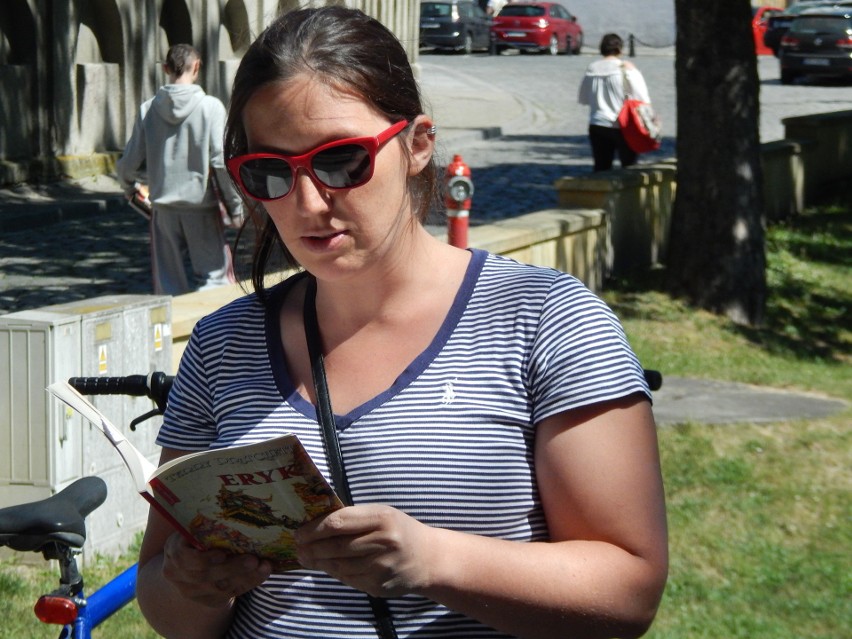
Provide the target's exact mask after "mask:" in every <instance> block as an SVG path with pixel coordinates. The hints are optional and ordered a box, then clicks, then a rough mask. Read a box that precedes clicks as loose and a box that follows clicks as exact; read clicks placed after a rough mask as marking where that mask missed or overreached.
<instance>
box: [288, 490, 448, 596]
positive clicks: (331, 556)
mask: <svg viewBox="0 0 852 639" xmlns="http://www.w3.org/2000/svg"><path fill="white" fill-rule="evenodd" d="M434 531H435V529H433V528H430V527H429V526H427V525H425V524H422V523H420V522H419V521H417V520H416V519H414V518H413V517H410V516H408V515H406V514H405V513H403V512H401V511H399V510H397V509H395V508H391V507H390V506H381V505H366V506H350V507H348V508H343V509H342V510H338V511H335V512H333V513H330V514H328V515H325V516H323V517H317V518H316V519H314V520H312V521H310V522H308V523H306V524H304V525H303V526H302V527H301V528H299V529H298V530H297V531H296V541H297V544H298V545H297V553H298V557H299V562H300V563H301V564H302V565H303V566H304V567H305V568H308V569H310V570H321V571H323V572H325V573H328V574H329V575H331V576H332V577H334V578H336V579H339V580H340V581H342V582H343V583H345V584H347V585H349V586H351V587H353V588H357V589H358V590H361V591H363V592H366V593H369V594H371V595H373V596H375V597H395V596H400V595H403V594H406V593H410V592H416V591H418V590H421V589H423V588H424V587H426V586H427V585H428V583H429V580H430V575H429V567H430V565H432V564H433V563H434V562H432V561H430V558H431V557H433V555H432V552H433V549H432V547H431V546H432V540H433V538H434V535H433V534H432V533H433V532H434Z"/></svg>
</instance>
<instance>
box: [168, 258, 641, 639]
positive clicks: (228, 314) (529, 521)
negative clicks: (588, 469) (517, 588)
mask: <svg viewBox="0 0 852 639" xmlns="http://www.w3.org/2000/svg"><path fill="white" fill-rule="evenodd" d="M472 253H473V255H472V259H471V264H470V266H469V268H468V273H467V276H466V278H465V282H464V284H463V286H462V287H461V289H460V290H459V292H458V295H457V297H456V300H455V303H454V305H453V307H452V309H451V310H450V312H449V314H448V316H447V318H446V320H445V322H444V325H443V326H442V328H441V329H440V331H439V333H438V334H437V335H436V336H435V339H434V340H433V342H432V344H431V345H430V346H429V347H428V348H427V349H426V350H425V351H424V352H423V353H422V354H421V355H420V356H419V357H418V358H417V359H416V360H415V361H414V362H412V363H411V365H410V366H409V367H408V368H407V369H406V370H405V371H404V372H403V373H402V374H401V375H400V376H399V378H398V379H397V380H396V382H395V383H394V385H393V386H392V387H391V388H389V389H388V390H387V391H385V392H384V393H382V394H380V395H379V396H378V397H376V398H374V399H372V400H371V401H369V402H367V403H366V404H364V405H362V406H360V407H358V408H356V409H355V410H353V411H352V412H351V413H349V414H348V415H337V416H336V420H337V426H338V429H339V430H340V445H341V449H342V451H343V456H344V460H345V464H346V470H347V474H348V476H349V481H350V485H351V489H352V495H353V498H354V501H355V503H356V504H357V503H383V504H390V505H392V506H394V507H396V508H399V509H401V510H403V511H404V512H406V513H408V514H409V515H411V516H413V517H415V518H417V519H418V520H420V521H423V522H425V523H428V524H430V525H432V526H438V527H445V528H451V529H454V530H460V531H465V532H469V533H473V534H478V535H487V536H492V537H499V538H503V539H509V540H516V541H519V542H524V541H532V540H546V539H547V527H546V523H545V519H544V515H543V512H542V509H541V504H540V502H539V498H538V491H537V488H536V478H535V469H534V464H533V440H534V436H535V424H536V423H538V422H540V421H541V420H543V419H545V418H547V417H550V416H553V415H555V414H558V413H560V412H563V411H566V410H570V409H572V408H577V407H581V406H586V405H590V404H594V403H598V402H604V401H608V400H612V399H616V398H621V397H625V396H627V395H630V394H633V393H644V394H646V395H648V396H649V397H650V393H649V391H648V388H647V385H646V383H645V380H644V377H643V374H642V368H641V366H640V365H639V363H638V361H637V360H636V358H635V356H634V355H633V353H632V351H631V350H630V347H629V345H628V344H627V340H626V338H625V336H624V333H623V331H622V329H621V326H620V324H619V322H618V320H617V319H616V318H615V316H614V315H613V314H612V312H611V311H610V310H609V309H608V308H607V307H606V305H605V304H604V303H603V302H602V301H601V300H600V299H598V298H597V297H596V296H595V295H593V294H592V293H591V292H590V291H589V290H588V289H586V288H585V287H584V286H583V285H582V284H581V283H580V282H579V281H578V280H576V279H575V278H573V277H572V276H570V275H566V274H565V273H561V272H559V271H555V270H552V269H545V268H540V267H533V266H527V265H522V264H518V263H517V262H514V261H512V260H509V259H506V258H503V257H500V256H495V255H491V254H487V253H485V252H483V251H478V250H474V251H472ZM296 277H299V276H296ZM289 285H290V283H289V282H284V283H282V284H281V285H279V287H278V288H277V290H275V291H274V298H273V299H277V300H279V302H278V304H280V300H281V299H282V296H283V293H284V292H285V291H286V287H288V286H289ZM270 306H271V308H270V310H269V311H268V312H266V311H264V309H263V308H262V307H261V305H260V304H259V303H258V302H257V301H256V299H255V298H254V296H248V297H246V298H243V299H241V300H238V301H236V302H234V303H232V304H230V305H229V306H226V307H225V308H223V309H220V310H219V311H217V312H215V313H213V314H212V315H210V316H208V317H206V318H204V319H203V320H201V321H200V322H199V323H198V325H197V326H196V328H195V330H194V332H193V335H192V338H191V340H190V342H189V345H188V347H187V350H186V353H185V355H184V357H183V361H182V362H181V367H180V372H179V374H178V376H177V379H176V381H175V385H174V389H173V391H172V394H171V396H170V399H169V409H168V411H167V413H166V417H165V422H164V425H163V428H162V430H161V433H160V436H159V439H158V442H159V443H160V444H161V445H163V446H167V447H171V448H178V449H203V448H207V447H210V446H212V447H222V446H229V445H233V444H237V443H247V442H250V441H258V440H263V439H266V438H269V437H272V436H274V435H278V434H281V433H283V432H288V431H292V432H294V433H297V434H298V435H299V437H300V438H301V439H302V440H303V442H304V444H305V446H306V448H307V449H308V451H309V452H310V454H311V455H312V456H313V457H314V459H315V461H316V462H317V465H318V466H319V467H320V470H322V471H323V472H324V473H326V475H327V476H328V473H327V466H326V462H325V457H324V451H323V445H322V436H321V433H320V429H319V425H318V424H317V420H316V413H315V409H314V407H313V405H311V404H310V403H309V402H307V401H306V400H305V399H303V398H302V397H301V396H300V395H298V394H297V393H296V392H295V391H294V388H293V384H292V382H291V381H290V379H289V376H288V374H287V370H286V367H285V366H284V361H283V354H282V345H281V340H280V333H279V326H278V322H277V318H278V305H276V304H273V305H270ZM285 330H286V327H285ZM365 357H369V354H365ZM377 365H379V362H378V361H377ZM333 402H334V397H332V404H333ZM390 605H391V610H392V613H393V616H394V622H395V624H396V626H397V630H398V633H399V636H400V637H407V636H417V637H418V638H421V637H422V638H424V639H425V638H433V637H434V638H438V637H454V638H458V637H466V638H486V637H487V638H489V639H493V638H497V637H504V636H505V635H502V634H500V633H498V632H496V631H494V630H492V629H490V628H487V627H485V626H483V625H482V624H479V623H478V622H475V621H473V620H471V619H468V618H465V617H462V616H461V615H459V614H457V613H454V612H452V611H449V610H447V609H446V608H444V607H442V606H440V605H438V604H435V603H434V602H431V601H428V600H425V599H423V598H420V597H413V596H409V597H402V598H398V599H393V600H391V602H390ZM371 621H372V616H371V611H370V607H369V605H368V603H367V599H366V597H365V596H364V595H363V594H361V593H359V592H357V591H354V590H352V589H350V588H348V587H346V586H344V585H343V584H341V583H339V582H337V581H336V580H333V579H330V578H329V577H327V576H326V575H324V574H318V573H312V572H309V571H295V572H290V573H286V574H283V575H274V576H273V577H272V578H271V579H270V580H269V581H268V582H267V583H266V584H264V586H263V587H262V588H259V589H257V590H256V591H255V592H253V593H251V594H250V595H248V596H245V597H242V598H241V600H240V602H239V608H238V613H237V616H236V619H235V622H234V624H233V626H232V628H231V632H230V634H229V637H233V638H247V639H248V638H251V639H259V638H283V637H287V638H304V639H308V638H310V639H317V638H346V639H352V638H357V637H371V638H373V637H375V636H376V634H375V630H374V629H373V627H372V623H371Z"/></svg>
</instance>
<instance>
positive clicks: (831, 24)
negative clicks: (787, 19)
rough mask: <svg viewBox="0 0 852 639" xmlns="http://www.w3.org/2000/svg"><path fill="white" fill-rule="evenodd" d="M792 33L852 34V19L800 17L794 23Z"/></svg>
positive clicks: (791, 28)
mask: <svg viewBox="0 0 852 639" xmlns="http://www.w3.org/2000/svg"><path fill="white" fill-rule="evenodd" d="M790 33H831V34H837V35H849V34H852V19H849V18H844V17H843V16H838V17H837V18H827V17H825V16H813V17H808V16H800V17H798V18H796V19H795V20H794V21H793V26H792V27H790Z"/></svg>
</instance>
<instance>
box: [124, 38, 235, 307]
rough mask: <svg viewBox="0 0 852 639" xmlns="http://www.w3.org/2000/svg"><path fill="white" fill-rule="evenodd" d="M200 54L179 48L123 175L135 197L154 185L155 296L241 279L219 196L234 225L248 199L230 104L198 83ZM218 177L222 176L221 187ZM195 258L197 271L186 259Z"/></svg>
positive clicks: (149, 104) (139, 121)
mask: <svg viewBox="0 0 852 639" xmlns="http://www.w3.org/2000/svg"><path fill="white" fill-rule="evenodd" d="M200 68H201V56H200V54H199V52H198V51H197V50H196V49H195V48H194V47H192V46H191V45H188V44H176V45H174V46H172V47H171V48H170V49H169V51H168V55H167V56H166V61H165V63H164V64H163V70H164V71H165V73H166V75H167V76H168V80H169V82H168V84H166V85H164V86H162V87H160V88H159V90H158V91H157V94H156V95H155V96H154V97H153V98H151V99H150V100H148V101H146V102H145V103H144V104H142V106H141V107H140V109H139V113H138V115H137V118H136V123H135V124H134V127H133V133H132V135H131V137H130V140H129V141H128V143H127V146H126V148H125V149H124V154H123V155H122V157H121V159H120V160H119V161H118V163H117V166H116V172H117V174H118V178H119V181H120V182H121V184H122V186H123V187H124V189H125V193H126V194H127V196H128V197H131V196H132V195H133V193H134V192H135V191H136V189H137V188H138V187H139V185H140V183H147V185H148V189H149V198H150V200H151V204H152V208H153V213H152V216H151V268H152V272H153V279H154V292H155V293H157V294H165V295H180V294H183V293H188V292H190V291H193V290H200V289H205V288H212V287H215V286H221V285H224V284H228V283H230V282H233V281H234V271H233V263H232V258H231V251H230V248H229V247H228V244H227V242H226V240H225V233H224V228H223V227H224V223H223V215H222V214H220V208H219V197H220V196H221V198H222V199H223V200H224V203H225V204H226V207H227V209H228V210H229V211H231V215H232V217H231V220H233V223H239V222H240V221H241V219H242V201H241V198H240V195H239V193H238V192H237V191H236V189H235V188H234V187H233V185H232V183H231V181H230V178H229V177H228V174H227V171H226V169H225V161H224V155H223V150H222V144H223V136H224V129H225V117H226V112H225V106H224V105H223V104H222V102H221V101H220V100H219V99H217V98H215V97H213V96H211V95H207V94H206V93H205V92H204V90H203V89H202V88H201V87H200V86H198V85H197V84H196V80H197V79H198V73H199V70H200ZM211 171H215V173H216V175H215V178H216V183H214V176H213V175H211ZM187 255H188V256H189V262H190V265H191V269H192V273H191V274H190V273H187V272H186V268H185V266H184V258H185V257H186V256H187Z"/></svg>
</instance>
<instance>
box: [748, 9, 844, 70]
mask: <svg viewBox="0 0 852 639" xmlns="http://www.w3.org/2000/svg"><path fill="white" fill-rule="evenodd" d="M845 5H852V2H842V1H841V2H832V0H804V1H802V2H797V3H796V4H793V5H790V6H789V7H787V8H786V9H785V10H784V11H783V12H781V13H777V14H775V15H773V16H770V17H769V20H768V22H767V24H766V31H765V32H764V33H763V44H764V45H765V46H767V47H768V48H770V49H772V53H774V54H775V55H776V56H778V52H779V50H780V49H781V38H783V37H784V34H785V33H787V29H789V28H790V25H791V24H792V23H793V20H795V18H796V16H797V15H799V14H800V13H802V12H803V11H807V10H808V9H819V8H821V7H831V6H836V7H839V6H845Z"/></svg>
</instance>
